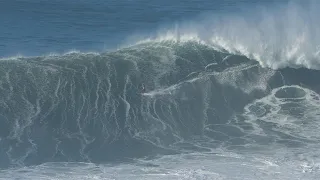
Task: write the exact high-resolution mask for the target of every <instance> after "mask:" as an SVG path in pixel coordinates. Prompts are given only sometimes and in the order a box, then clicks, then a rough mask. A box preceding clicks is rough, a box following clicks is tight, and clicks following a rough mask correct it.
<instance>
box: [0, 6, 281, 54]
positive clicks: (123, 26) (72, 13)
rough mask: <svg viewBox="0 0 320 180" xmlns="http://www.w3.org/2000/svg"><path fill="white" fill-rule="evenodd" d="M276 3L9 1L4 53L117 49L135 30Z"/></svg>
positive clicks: (2, 20) (3, 19)
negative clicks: (209, 14) (208, 14)
mask: <svg viewBox="0 0 320 180" xmlns="http://www.w3.org/2000/svg"><path fill="white" fill-rule="evenodd" d="M275 2H277V3H278V4H281V3H283V2H286V1H283V2H279V1H274V0H272V1H265V0H260V1H255V0H245V1H244V0H241V1H236V0H227V1H222V0H214V1H205V0H203V1H167V0H164V1H156V0H153V1H144V0H138V1H130V0H123V1H113V0H110V1H103V0H93V1H82V0H81V1H77V0H67V1H62V0H53V1H46V0H40V1H38V0H12V1H10V0H4V1H1V4H0V11H1V16H0V24H1V29H0V40H1V41H0V57H8V56H15V55H18V54H20V55H26V56H30V55H42V54H48V53H54V52H56V53H64V52H68V51H70V50H75V49H76V50H81V51H104V50H108V49H112V48H117V47H118V46H119V45H122V43H124V41H126V40H127V38H128V37H129V36H131V35H133V34H142V35H148V34H150V33H155V32H156V31H157V29H159V27H163V26H169V27H172V26H174V24H175V23H179V22H182V21H190V20H194V19H197V18H199V16H200V15H203V14H205V13H212V12H214V13H218V14H221V13H222V14H229V13H237V12H240V13H241V11H244V9H245V10H246V11H247V10H248V9H251V8H255V7H256V6H271V5H272V4H275ZM248 6H250V8H249V7H248Z"/></svg>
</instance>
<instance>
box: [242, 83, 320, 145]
mask: <svg viewBox="0 0 320 180" xmlns="http://www.w3.org/2000/svg"><path fill="white" fill-rule="evenodd" d="M289 88H291V90H292V91H293V90H296V93H292V92H291V93H287V95H288V97H285V96H284V95H282V97H279V96H277V95H276V94H277V93H279V92H281V91H284V92H283V93H285V91H286V90H287V91H288V89H289ZM319 97H320V96H319V94H317V93H316V92H314V91H312V90H309V89H307V88H302V87H300V86H297V85H294V86H283V87H279V88H276V89H274V90H272V92H271V93H270V95H268V96H266V97H264V98H261V99H258V100H255V101H254V102H252V103H250V104H248V105H247V106H246V107H245V108H244V109H245V112H244V114H243V115H244V116H245V117H246V118H247V119H248V120H247V122H249V123H252V124H253V127H255V128H256V129H255V132H259V134H260V135H261V134H263V130H262V128H260V127H259V126H258V125H257V124H256V123H257V121H258V120H260V121H265V122H269V123H273V124H275V125H276V127H274V128H273V130H275V131H279V132H281V133H285V134H288V135H290V136H294V137H298V138H305V139H307V140H315V141H317V140H319V138H320V133H319V127H320V121H319V119H320V111H319V109H320V98H319Z"/></svg>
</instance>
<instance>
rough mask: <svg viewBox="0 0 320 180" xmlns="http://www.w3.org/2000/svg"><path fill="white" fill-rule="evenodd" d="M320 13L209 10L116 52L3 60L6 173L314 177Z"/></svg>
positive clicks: (312, 5) (1, 167)
mask: <svg viewBox="0 0 320 180" xmlns="http://www.w3.org/2000/svg"><path fill="white" fill-rule="evenodd" d="M317 7H319V3H317V2H316V1H308V2H307V3H306V4H300V3H297V2H292V1H290V2H289V3H286V4H285V5H281V6H280V5H279V6H272V9H270V8H263V7H260V8H257V9H255V10H253V9H251V10H250V11H248V8H247V9H246V11H245V12H242V13H241V14H225V13H222V14H214V15H212V14H211V13H205V14H202V15H201V16H198V17H197V18H196V20H192V21H181V22H179V23H173V24H174V25H172V24H171V25H163V26H162V27H161V28H159V29H158V30H156V31H154V32H152V33H151V34H147V33H145V32H143V33H141V32H140V33H132V34H131V35H129V37H128V38H127V40H126V42H123V43H122V45H121V46H118V47H117V48H113V49H111V50H107V51H96V52H90V51H89V52H85V51H70V52H68V53H48V54H47V55H38V56H23V55H21V56H20V55H19V56H12V57H9V58H7V57H4V56H2V58H1V60H0V179H6V180H7V179H27V180H28V179H30V180H31V179H32V180H35V179H39V180H42V179H52V180H53V179H59V180H61V179H105V180H111V179H153V180H154V179H201V180H202V179H208V180H209V179H210V180H212V179H228V180H229V179H231V180H238V179H281V180H284V179H290V180H291V179H317V177H318V176H319V175H320V151H319V148H320V133H319V128H320V120H319V118H320V111H319V109H320V95H319V92H320V85H319V83H320V82H319V80H318V77H319V75H320V71H319V69H320V66H319V65H320V64H319V63H320V55H319V52H320V49H319V45H320V43H319V42H320V41H318V40H320V39H319V37H320V36H319V34H320V31H319V28H320V26H319V25H318V23H317V22H318V20H317V17H318V16H317V15H318V12H317V9H318V8H317ZM168 26H170V27H168ZM171 26H172V27H171ZM146 34H147V35H146ZM0 45H1V44H0ZM0 47H1V46H0ZM0 52H1V51H0ZM142 86H145V91H142Z"/></svg>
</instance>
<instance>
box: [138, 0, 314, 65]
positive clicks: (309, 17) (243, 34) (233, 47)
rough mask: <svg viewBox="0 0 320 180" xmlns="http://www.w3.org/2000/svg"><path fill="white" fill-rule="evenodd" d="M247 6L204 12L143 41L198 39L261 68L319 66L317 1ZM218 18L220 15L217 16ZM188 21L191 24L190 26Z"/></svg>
mask: <svg viewBox="0 0 320 180" xmlns="http://www.w3.org/2000/svg"><path fill="white" fill-rule="evenodd" d="M252 8H253V7H248V14H247V15H246V14H236V15H229V16H226V15H224V16H222V17H221V16H217V15H216V14H214V15H207V17H205V18H204V20H202V21H196V22H192V23H190V22H188V23H184V22H181V25H180V26H179V28H178V29H177V27H174V28H171V29H170V28H169V30H166V31H163V30H160V31H159V33H158V34H157V35H156V36H155V37H153V38H151V37H150V38H142V39H140V40H136V41H135V42H137V44H141V43H146V42H161V41H172V42H175V43H177V42H178V43H179V42H180V43H184V42H189V41H195V42H199V43H201V44H206V45H208V46H212V47H214V48H216V49H217V50H226V51H228V52H230V53H233V54H240V55H245V56H246V57H248V58H249V59H254V60H256V61H258V62H259V63H260V65H261V66H263V67H269V68H272V69H279V68H284V67H306V68H309V69H320V24H319V23H318V17H319V15H320V13H319V11H318V9H319V8H320V3H319V2H318V1H308V2H306V3H304V5H303V6H302V5H301V3H300V4H298V3H288V4H287V5H285V6H281V7H280V6H275V7H270V8H264V9H252ZM219 17H220V18H219ZM190 24H191V25H190Z"/></svg>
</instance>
